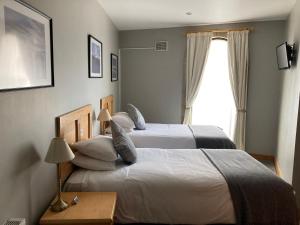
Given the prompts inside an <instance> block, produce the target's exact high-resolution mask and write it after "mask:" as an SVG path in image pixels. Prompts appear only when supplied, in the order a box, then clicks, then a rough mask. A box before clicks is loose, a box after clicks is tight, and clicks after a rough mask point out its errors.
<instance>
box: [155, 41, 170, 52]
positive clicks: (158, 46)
mask: <svg viewBox="0 0 300 225" xmlns="http://www.w3.org/2000/svg"><path fill="white" fill-rule="evenodd" d="M155 51H157V52H167V51H168V42H167V41H155Z"/></svg>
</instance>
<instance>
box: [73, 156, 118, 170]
mask: <svg viewBox="0 0 300 225" xmlns="http://www.w3.org/2000/svg"><path fill="white" fill-rule="evenodd" d="M72 163H73V164H75V165H76V166H79V167H81V168H84V169H88V170H115V169H116V163H115V162H107V161H102V160H98V159H93V158H90V157H88V156H85V155H83V154H81V153H80V152H76V153H75V158H74V159H73V160H72Z"/></svg>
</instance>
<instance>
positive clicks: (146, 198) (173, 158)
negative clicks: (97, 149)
mask: <svg viewBox="0 0 300 225" xmlns="http://www.w3.org/2000/svg"><path fill="white" fill-rule="evenodd" d="M137 154H138V157H137V158H138V161H137V163H135V164H133V165H130V166H127V165H124V164H122V163H120V164H119V165H118V167H117V170H115V171H105V172H104V171H91V170H85V169H78V170H76V171H74V172H73V173H72V174H71V176H70V178H69V179H68V180H67V182H66V183H65V187H64V189H65V191H116V192H117V193H118V203H117V210H116V222H117V223H164V224H216V223H225V224H227V223H229V224H234V223H235V215H234V209H233V205H232V200H231V197H230V192H229V189H228V186H227V183H226V181H225V179H224V178H223V176H222V175H221V174H220V172H218V170H217V169H216V168H215V167H214V166H213V165H212V164H211V163H210V161H209V160H208V159H207V157H206V156H205V155H204V153H203V152H202V151H199V150H197V149H177V150H175V151H174V150H170V149H155V151H153V149H148V148H143V149H137Z"/></svg>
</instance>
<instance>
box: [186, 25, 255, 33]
mask: <svg viewBox="0 0 300 225" xmlns="http://www.w3.org/2000/svg"><path fill="white" fill-rule="evenodd" d="M244 30H248V31H250V32H251V31H254V28H253V27H242V28H232V29H216V30H213V29H212V30H198V31H189V32H187V33H186V34H195V33H201V32H212V33H228V32H230V31H244Z"/></svg>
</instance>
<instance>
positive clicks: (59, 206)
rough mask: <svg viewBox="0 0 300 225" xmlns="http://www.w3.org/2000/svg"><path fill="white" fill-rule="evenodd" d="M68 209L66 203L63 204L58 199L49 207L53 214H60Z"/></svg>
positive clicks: (62, 201)
mask: <svg viewBox="0 0 300 225" xmlns="http://www.w3.org/2000/svg"><path fill="white" fill-rule="evenodd" d="M66 208H68V203H66V202H64V200H62V199H60V198H58V199H57V201H56V202H55V203H54V204H53V205H52V206H51V210H52V211H53V212H61V211H63V210H65V209H66Z"/></svg>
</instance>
